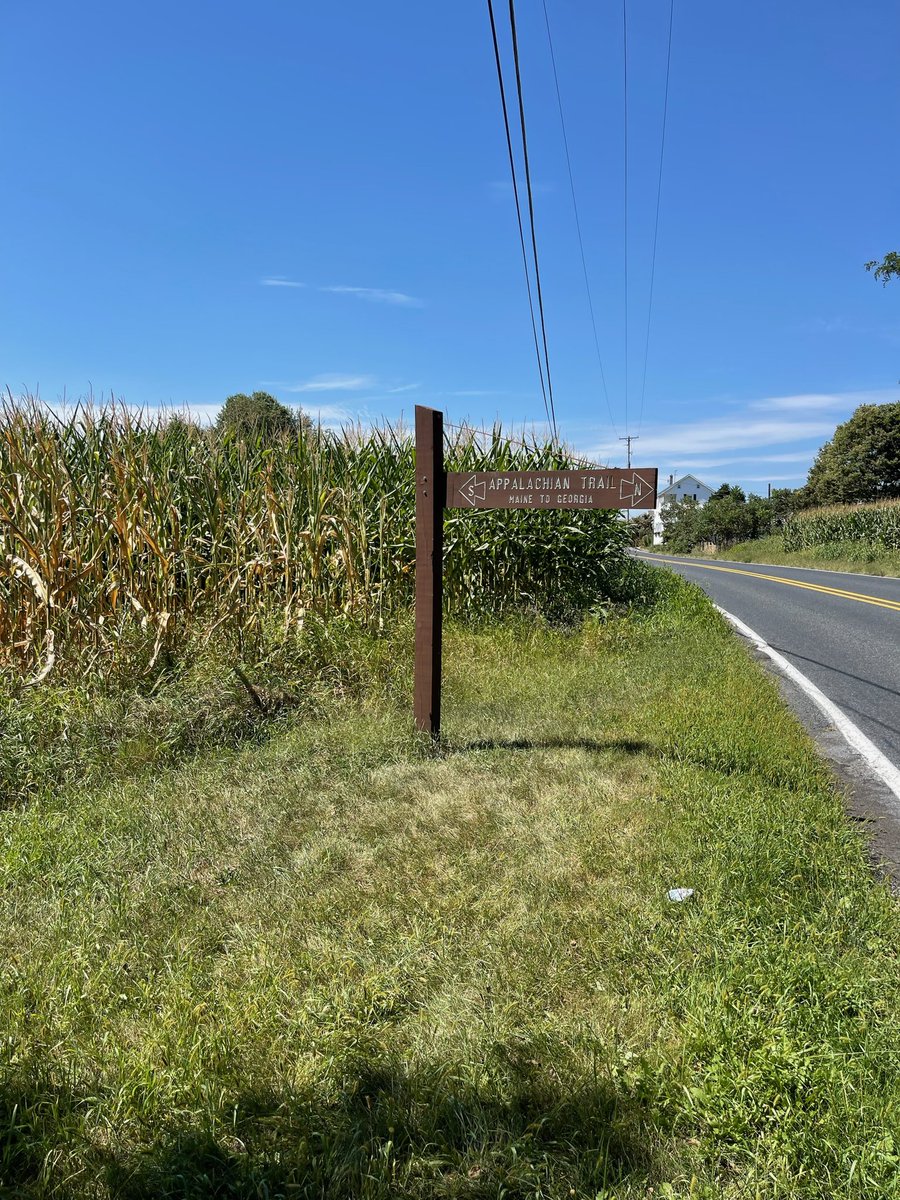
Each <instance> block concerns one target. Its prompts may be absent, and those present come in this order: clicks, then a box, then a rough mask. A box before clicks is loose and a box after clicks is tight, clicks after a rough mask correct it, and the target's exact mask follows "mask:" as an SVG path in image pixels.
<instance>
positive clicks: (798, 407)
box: [747, 391, 887, 412]
mask: <svg viewBox="0 0 900 1200" xmlns="http://www.w3.org/2000/svg"><path fill="white" fill-rule="evenodd" d="M886 398H887V394H886V393H885V392H880V391H879V392H845V393H841V392H836V393H823V392H803V393H801V394H799V395H797V396H770V397H768V398H767V399H765V400H752V401H751V402H750V404H748V406H747V407H748V408H751V409H755V410H756V411H758V412H833V411H836V410H841V409H847V408H853V407H855V406H856V405H857V404H880V403H882V402H883V401H884V400H885V399H886Z"/></svg>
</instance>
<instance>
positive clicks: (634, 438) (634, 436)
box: [619, 433, 641, 467]
mask: <svg viewBox="0 0 900 1200" xmlns="http://www.w3.org/2000/svg"><path fill="white" fill-rule="evenodd" d="M640 440H641V439H640V438H639V437H638V435H637V434H636V433H629V434H628V436H627V437H620V438H619V441H620V442H627V444H628V462H627V463H626V464H625V465H626V466H628V467H630V466H631V443H632V442H639V441H640Z"/></svg>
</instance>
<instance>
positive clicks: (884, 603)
mask: <svg viewBox="0 0 900 1200" xmlns="http://www.w3.org/2000/svg"><path fill="white" fill-rule="evenodd" d="M662 561H663V562H665V561H666V560H665V559H662ZM669 561H672V560H669ZM675 561H677V562H679V564H680V565H681V566H684V567H700V568H702V570H704V571H726V572H727V573H728V574H729V575H749V576H750V577H751V578H753V579H765V580H766V581H767V582H769V583H783V584H785V585H786V586H787V587H798V588H805V589H806V590H807V591H809V592H824V593H825V595H826V596H840V597H841V599H843V600H858V601H859V603H860V604H875V605H877V607H878V608H890V609H892V610H893V611H894V612H900V600H885V599H884V598H883V597H882V596H867V595H866V594H865V593H864V592H849V591H847V590H846V589H845V588H832V587H826V586H825V584H823V583H804V582H803V581H802V580H800V579H782V578H781V576H780V575H764V574H763V573H762V572H761V571H741V570H739V569H738V568H737V567H718V566H713V565H712V564H711V563H701V562H685V561H684V560H683V559H678V560H675Z"/></svg>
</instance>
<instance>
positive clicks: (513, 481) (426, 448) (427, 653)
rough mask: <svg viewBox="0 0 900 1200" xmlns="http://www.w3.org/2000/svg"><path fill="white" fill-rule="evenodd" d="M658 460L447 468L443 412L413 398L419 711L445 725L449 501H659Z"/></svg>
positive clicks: (623, 504) (422, 723) (431, 729)
mask: <svg viewBox="0 0 900 1200" xmlns="http://www.w3.org/2000/svg"><path fill="white" fill-rule="evenodd" d="M656 485H657V469H656V467H628V468H627V469H626V470H622V469H620V468H616V467H597V468H588V469H582V468H581V467H572V468H568V469H566V470H563V471H556V470H546V471H469V472H466V471H451V472H449V473H447V472H445V471H444V417H443V413H440V412H438V411H437V410H436V409H433V408H423V407H422V406H420V405H416V662H415V704H414V708H415V717H416V725H417V726H418V728H419V729H421V730H424V731H426V732H428V733H430V734H431V736H432V738H435V739H436V738H437V737H438V735H439V734H440V729H441V632H442V629H441V620H442V608H441V605H442V600H443V553H444V509H445V508H520V509H521V508H524V509H528V510H530V511H532V512H533V511H534V510H536V509H540V508H572V509H579V510H580V511H582V512H584V511H585V510H589V509H598V508H604V509H611V508H612V509H615V508H643V509H648V508H656Z"/></svg>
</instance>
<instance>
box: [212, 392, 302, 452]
mask: <svg viewBox="0 0 900 1200" xmlns="http://www.w3.org/2000/svg"><path fill="white" fill-rule="evenodd" d="M301 425H302V426H303V428H309V427H310V426H311V425H312V422H311V421H310V418H309V417H308V416H307V414H306V413H300V412H295V410H294V409H292V408H288V407H287V405H286V404H281V403H280V402H279V401H278V400H276V399H275V397H274V396H270V395H269V393H268V392H254V393H253V395H252V396H248V395H246V393H244V392H237V393H236V394H235V395H234V396H229V397H228V399H227V400H226V401H225V403H224V404H223V406H222V408H221V409H220V410H219V415H218V417H216V428H217V429H218V431H219V432H220V433H231V434H233V435H234V436H235V437H237V438H252V439H260V438H261V439H262V440H263V441H268V440H269V439H270V438H273V437H277V436H278V435H279V434H284V433H296V432H297V429H298V427H300V426H301Z"/></svg>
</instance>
